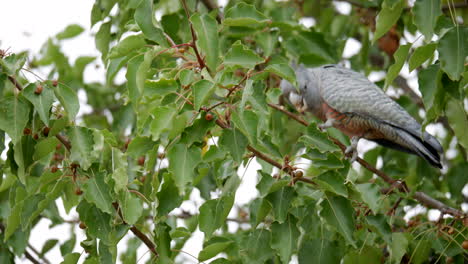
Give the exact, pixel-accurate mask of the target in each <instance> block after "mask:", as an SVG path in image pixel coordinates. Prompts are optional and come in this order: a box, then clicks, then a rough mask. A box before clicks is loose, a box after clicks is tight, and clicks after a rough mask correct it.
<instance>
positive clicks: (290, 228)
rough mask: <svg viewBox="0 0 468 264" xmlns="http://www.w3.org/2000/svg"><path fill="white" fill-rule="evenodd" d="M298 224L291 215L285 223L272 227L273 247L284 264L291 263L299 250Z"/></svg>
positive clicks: (275, 223) (274, 224)
mask: <svg viewBox="0 0 468 264" xmlns="http://www.w3.org/2000/svg"><path fill="white" fill-rule="evenodd" d="M296 224H297V220H296V219H295V218H294V217H293V216H292V215H290V216H289V217H288V218H287V220H286V221H285V222H284V223H282V224H279V223H277V222H274V223H273V224H272V225H271V234H272V236H271V247H272V248H273V249H274V250H276V251H277V252H278V254H279V256H280V259H281V261H282V262H283V263H288V262H289V260H290V259H291V256H292V254H293V252H294V251H295V250H296V248H297V242H298V240H299V235H300V232H299V229H297V226H296Z"/></svg>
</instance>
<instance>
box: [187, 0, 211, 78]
mask: <svg viewBox="0 0 468 264" xmlns="http://www.w3.org/2000/svg"><path fill="white" fill-rule="evenodd" d="M181 1H182V5H183V6H184V10H185V14H186V15H187V20H188V22H189V25H190V32H191V33H192V48H193V50H194V51H195V55H196V56H197V61H198V64H199V65H200V69H203V68H205V67H206V65H205V61H204V60H203V59H202V57H201V56H200V53H199V52H198V48H197V44H196V41H197V35H196V34H195V30H194V29H193V25H192V22H191V21H190V13H189V10H188V7H187V3H186V1H185V0H181Z"/></svg>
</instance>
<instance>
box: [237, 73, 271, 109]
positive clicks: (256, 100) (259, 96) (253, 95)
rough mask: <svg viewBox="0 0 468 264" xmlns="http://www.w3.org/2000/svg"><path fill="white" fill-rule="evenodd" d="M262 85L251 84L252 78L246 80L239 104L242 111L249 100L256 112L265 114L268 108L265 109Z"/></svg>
mask: <svg viewBox="0 0 468 264" xmlns="http://www.w3.org/2000/svg"><path fill="white" fill-rule="evenodd" d="M262 88H263V87H262V86H260V85H253V81H252V80H250V79H249V80H247V81H246V84H245V87H244V89H243V91H242V100H241V103H240V105H239V109H240V110H241V111H242V110H243V109H244V107H245V104H246V103H247V102H249V103H250V104H251V105H252V106H253V108H255V110H257V114H258V115H260V117H261V116H262V115H266V114H267V113H268V110H267V109H266V107H267V104H266V99H265V93H264V91H263V89H262Z"/></svg>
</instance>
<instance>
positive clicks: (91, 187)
mask: <svg viewBox="0 0 468 264" xmlns="http://www.w3.org/2000/svg"><path fill="white" fill-rule="evenodd" d="M104 177H105V172H99V173H96V174H94V175H93V176H92V177H91V178H90V179H88V180H87V181H86V182H85V183H84V184H83V193H84V195H83V196H84V198H85V199H86V201H88V202H89V203H92V204H95V205H96V207H97V208H99V209H100V210H101V211H103V212H105V213H108V214H112V213H113V211H114V209H113V208H112V202H113V198H112V196H111V195H110V189H109V185H107V183H105V182H104Z"/></svg>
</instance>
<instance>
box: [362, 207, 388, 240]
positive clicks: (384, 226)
mask: <svg viewBox="0 0 468 264" xmlns="http://www.w3.org/2000/svg"><path fill="white" fill-rule="evenodd" d="M366 221H367V223H368V224H369V226H370V228H371V229H372V230H374V231H377V232H378V233H379V234H380V235H382V237H383V239H384V240H385V242H387V243H388V244H390V243H391V242H392V229H391V228H390V225H389V224H388V222H387V218H386V217H385V216H384V215H382V214H378V215H368V216H366Z"/></svg>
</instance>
